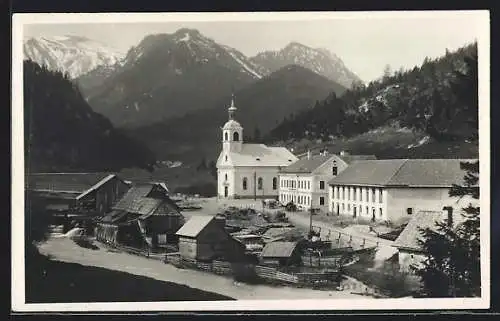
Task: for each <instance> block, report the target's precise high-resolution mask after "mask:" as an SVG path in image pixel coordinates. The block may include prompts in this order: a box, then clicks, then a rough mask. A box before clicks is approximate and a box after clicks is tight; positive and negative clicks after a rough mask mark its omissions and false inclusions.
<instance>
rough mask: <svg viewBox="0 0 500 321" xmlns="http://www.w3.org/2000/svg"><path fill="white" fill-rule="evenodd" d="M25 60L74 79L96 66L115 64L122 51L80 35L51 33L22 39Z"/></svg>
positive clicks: (119, 58)
mask: <svg viewBox="0 0 500 321" xmlns="http://www.w3.org/2000/svg"><path fill="white" fill-rule="evenodd" d="M23 52H24V57H25V59H29V60H32V61H34V62H36V63H38V64H39V65H44V66H47V68H49V69H50V70H53V71H61V72H62V73H67V74H68V75H69V76H70V77H71V78H77V77H79V76H81V75H83V74H85V73H88V72H89V71H91V70H93V69H95V68H97V67H99V66H114V65H116V64H119V63H120V60H121V59H122V58H123V56H124V54H123V53H121V52H120V51H118V50H116V49H114V48H111V47H109V46H107V45H105V44H102V43H100V42H97V41H94V40H91V39H88V38H85V37H80V36H70V35H68V36H51V37H48V36H46V37H37V38H29V39H25V41H24V44H23Z"/></svg>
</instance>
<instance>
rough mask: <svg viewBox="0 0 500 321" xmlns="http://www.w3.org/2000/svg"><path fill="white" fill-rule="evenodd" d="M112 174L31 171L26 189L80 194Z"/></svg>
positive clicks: (112, 175)
mask: <svg viewBox="0 0 500 321" xmlns="http://www.w3.org/2000/svg"><path fill="white" fill-rule="evenodd" d="M114 176H115V175H114V174H110V173H31V174H29V175H28V177H27V189H29V190H32V191H47V192H67V193H76V194H82V193H85V192H86V191H88V190H90V189H91V188H92V187H94V186H95V185H97V184H99V183H100V182H102V181H104V180H108V179H110V178H112V177H114Z"/></svg>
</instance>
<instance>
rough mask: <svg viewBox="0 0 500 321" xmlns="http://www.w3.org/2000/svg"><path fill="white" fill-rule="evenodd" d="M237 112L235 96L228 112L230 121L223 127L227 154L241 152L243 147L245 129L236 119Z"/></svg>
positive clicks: (223, 143)
mask: <svg viewBox="0 0 500 321" xmlns="http://www.w3.org/2000/svg"><path fill="white" fill-rule="evenodd" d="M236 110H237V108H236V106H235V105H234V95H233V96H232V98H231V106H230V107H229V109H228V110H227V111H228V114H229V120H228V121H227V122H226V124H224V127H222V149H223V150H224V151H227V152H240V151H241V148H242V145H243V127H241V125H240V123H238V122H237V121H236V119H235V114H236Z"/></svg>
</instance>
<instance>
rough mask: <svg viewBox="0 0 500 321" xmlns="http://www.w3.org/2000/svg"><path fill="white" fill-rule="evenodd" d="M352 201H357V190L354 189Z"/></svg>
mask: <svg viewBox="0 0 500 321" xmlns="http://www.w3.org/2000/svg"><path fill="white" fill-rule="evenodd" d="M352 191H353V194H354V195H353V199H354V200H355V201H356V200H357V199H358V189H357V188H356V187H353V189H352Z"/></svg>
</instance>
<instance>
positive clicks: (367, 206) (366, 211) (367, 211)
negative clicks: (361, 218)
mask: <svg viewBox="0 0 500 321" xmlns="http://www.w3.org/2000/svg"><path fill="white" fill-rule="evenodd" d="M366 215H368V206H367V207H366Z"/></svg>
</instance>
